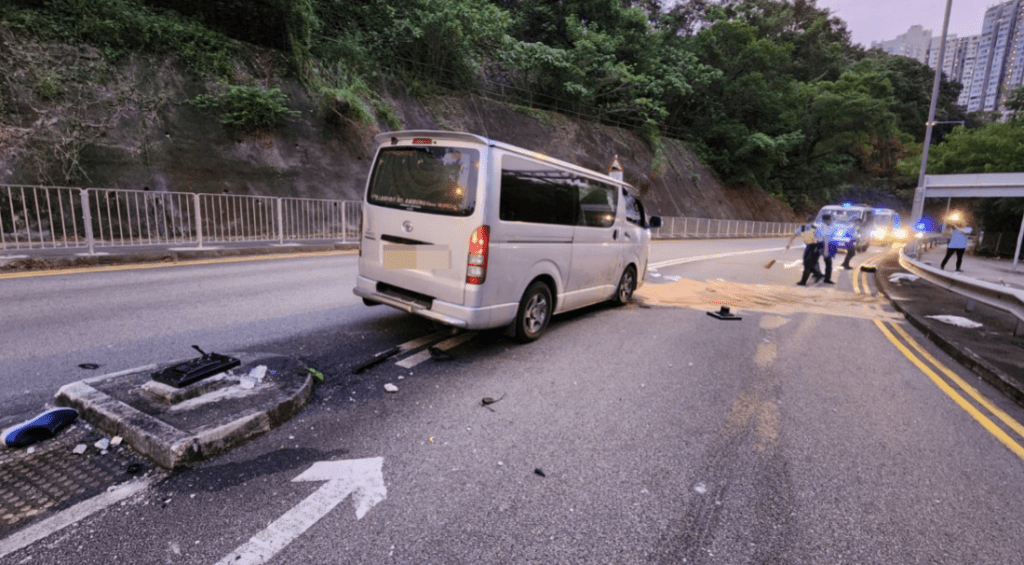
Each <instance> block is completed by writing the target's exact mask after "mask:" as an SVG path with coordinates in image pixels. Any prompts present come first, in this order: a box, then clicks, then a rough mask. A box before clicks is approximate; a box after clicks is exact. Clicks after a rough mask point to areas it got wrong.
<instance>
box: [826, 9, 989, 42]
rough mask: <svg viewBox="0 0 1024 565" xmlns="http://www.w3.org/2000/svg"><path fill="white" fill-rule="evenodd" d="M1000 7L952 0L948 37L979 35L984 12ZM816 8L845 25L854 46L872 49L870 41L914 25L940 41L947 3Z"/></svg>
mask: <svg viewBox="0 0 1024 565" xmlns="http://www.w3.org/2000/svg"><path fill="white" fill-rule="evenodd" d="M1000 3H1001V1H1000V0H953V9H952V11H951V12H950V14H949V34H950V35H952V34H956V35H957V37H967V36H969V35H977V34H979V33H981V23H982V20H984V19H985V10H987V9H988V8H989V7H991V6H995V5H997V4H1000ZM816 4H817V6H818V7H819V8H826V9H828V10H830V11H831V12H832V13H833V14H834V15H835V16H838V17H839V19H841V20H844V21H846V29H848V30H849V31H850V35H851V36H852V40H853V42H854V43H860V44H861V45H863V46H864V47H871V42H872V41H883V40H889V39H896V36H897V35H900V34H903V33H906V32H907V30H908V29H909V28H910V26H912V25H917V24H919V25H922V26H924V29H930V30H932V37H939V36H941V35H942V19H943V17H944V16H945V14H946V0H817V2H816Z"/></svg>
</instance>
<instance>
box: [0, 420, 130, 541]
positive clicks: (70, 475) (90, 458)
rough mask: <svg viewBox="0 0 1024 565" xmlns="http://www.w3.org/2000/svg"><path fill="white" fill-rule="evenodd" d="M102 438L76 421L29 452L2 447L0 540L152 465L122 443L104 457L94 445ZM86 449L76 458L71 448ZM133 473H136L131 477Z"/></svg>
mask: <svg viewBox="0 0 1024 565" xmlns="http://www.w3.org/2000/svg"><path fill="white" fill-rule="evenodd" d="M103 437H106V436H104V435H103V434H102V433H101V432H99V431H98V430H96V429H95V428H94V427H92V426H91V425H89V424H88V423H86V422H83V421H81V420H79V421H78V422H76V423H75V424H74V425H72V426H71V427H68V428H67V429H65V430H63V431H61V432H60V433H59V434H57V436H56V437H54V438H51V439H49V440H46V441H42V442H39V443H37V444H35V445H34V446H33V447H34V448H35V449H34V451H33V453H29V450H28V449H27V448H21V449H5V448H2V447H0V537H4V536H6V535H8V534H10V533H11V532H12V531H13V530H15V529H16V528H17V527H18V526H21V525H24V524H25V523H27V522H28V521H29V520H30V519H31V518H32V517H34V516H37V515H39V514H40V513H42V512H45V511H46V510H49V509H51V508H53V509H59V508H62V507H66V506H70V505H71V504H74V503H76V502H79V501H81V500H84V499H86V498H89V497H92V496H95V495H97V494H100V493H102V492H104V491H106V490H107V488H108V487H110V486H112V485H114V484H117V483H120V482H124V481H126V480H128V479H130V478H131V476H132V475H133V474H138V473H139V472H141V471H143V470H148V469H149V468H150V465H149V463H148V461H147V460H146V459H145V458H144V457H142V456H141V455H139V454H137V453H135V452H134V451H132V450H131V449H130V448H129V447H128V446H126V445H125V444H121V445H120V446H118V447H116V448H112V449H110V450H109V451H108V452H107V453H106V454H105V455H102V454H101V453H100V450H99V449H97V448H96V446H94V445H93V444H94V443H95V442H96V441H97V440H99V439H100V438H103ZM78 444H85V445H86V446H88V449H87V450H86V451H85V453H82V454H78V453H75V452H74V448H75V446H76V445H78ZM133 471H134V472H133Z"/></svg>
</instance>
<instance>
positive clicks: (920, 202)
mask: <svg viewBox="0 0 1024 565" xmlns="http://www.w3.org/2000/svg"><path fill="white" fill-rule="evenodd" d="M952 9H953V0H946V16H945V17H944V18H943V20H942V39H941V40H940V43H939V60H938V61H937V62H936V64H935V81H934V82H933V83H932V104H931V108H929V110H928V122H927V123H926V124H925V126H926V129H925V132H924V150H923V151H922V152H921V173H920V174H919V175H918V177H917V189H916V190H914V207H913V209H912V210H911V212H910V220H911V222H912V223H913V225H917V223H918V222H920V221H921V216H922V215H924V176H925V170H926V169H927V168H928V149H929V148H930V146H931V144H932V128H933V127H934V126H935V107H936V106H937V105H938V103H939V83H940V82H941V81H942V63H943V62H945V60H946V32H947V31H948V30H949V13H950V11H951V10H952ZM915 251H916V250H915Z"/></svg>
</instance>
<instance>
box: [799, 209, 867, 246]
mask: <svg viewBox="0 0 1024 565" xmlns="http://www.w3.org/2000/svg"><path fill="white" fill-rule="evenodd" d="M825 214H830V215H831V216H832V226H833V231H832V243H833V244H834V245H835V246H836V248H837V249H852V248H854V247H856V250H857V251H858V252H863V251H866V250H867V248H868V245H869V244H870V243H871V231H872V229H874V224H875V208H874V207H872V206H868V205H867V204H853V203H850V202H846V203H843V204H832V205H828V206H823V207H822V208H821V210H820V211H819V212H818V217H817V218H815V219H814V224H815V225H821V224H822V223H824V222H822V220H821V217H822V216H824V215H825ZM857 220H860V221H861V229H860V238H859V239H855V238H854V234H853V231H854V228H855V224H854V222H856V221H857Z"/></svg>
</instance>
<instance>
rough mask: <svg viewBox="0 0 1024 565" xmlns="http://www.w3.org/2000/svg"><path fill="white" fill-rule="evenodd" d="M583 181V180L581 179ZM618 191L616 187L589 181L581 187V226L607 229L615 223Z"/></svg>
mask: <svg viewBox="0 0 1024 565" xmlns="http://www.w3.org/2000/svg"><path fill="white" fill-rule="evenodd" d="M581 180H583V179H581ZM616 196H618V190H617V189H616V187H614V186H610V185H607V184H603V183H600V182H596V181H588V182H587V185H586V186H583V187H580V210H581V218H580V222H579V225H581V226H589V227H594V228H607V227H611V226H612V224H614V223H615V209H616V205H617V203H618V201H617V198H616Z"/></svg>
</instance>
